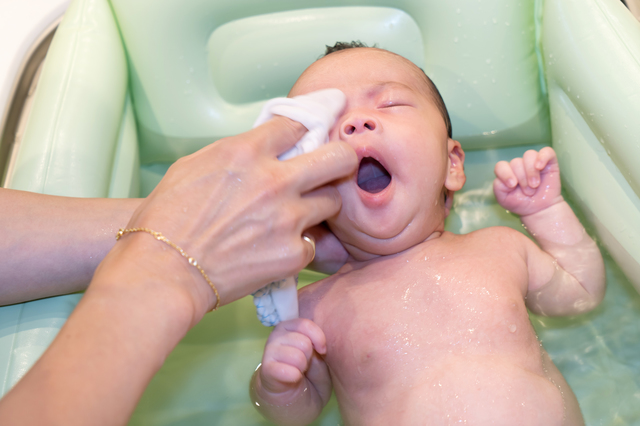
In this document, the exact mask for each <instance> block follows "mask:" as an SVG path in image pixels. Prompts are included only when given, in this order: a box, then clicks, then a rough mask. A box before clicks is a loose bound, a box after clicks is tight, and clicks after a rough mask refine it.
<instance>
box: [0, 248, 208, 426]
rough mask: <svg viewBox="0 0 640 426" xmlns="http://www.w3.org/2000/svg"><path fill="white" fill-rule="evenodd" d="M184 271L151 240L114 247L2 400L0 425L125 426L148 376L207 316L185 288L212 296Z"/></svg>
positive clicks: (176, 259)
mask: <svg viewBox="0 0 640 426" xmlns="http://www.w3.org/2000/svg"><path fill="white" fill-rule="evenodd" d="M146 237H149V236H146ZM189 268H192V267H191V266H189V265H188V264H187V263H186V262H185V260H184V259H183V258H182V257H181V256H179V255H177V254H176V253H174V252H173V251H172V250H165V248H164V247H163V246H162V245H161V243H160V242H158V241H156V240H154V239H153V238H151V237H149V238H145V236H133V235H132V236H128V237H127V238H126V239H123V240H122V241H121V242H120V243H118V246H117V247H116V248H114V250H113V251H112V252H111V253H110V254H109V255H108V257H107V258H106V259H105V261H104V262H103V263H102V264H101V265H100V267H99V269H98V271H97V272H96V276H95V279H94V280H93V281H92V283H91V286H90V287H89V289H88V290H87V293H86V294H85V296H84V297H83V299H82V300H81V302H80V303H79V305H78V306H77V308H76V310H75V311H74V312H73V314H72V315H71V317H70V318H69V320H68V321H67V323H66V324H65V326H64V327H63V328H62V329H61V330H60V333H59V335H58V337H57V338H56V340H55V341H54V343H53V344H52V345H51V346H50V347H49V349H48V350H47V351H46V352H45V353H44V355H43V356H42V357H41V359H40V360H39V361H38V362H37V363H36V364H35V365H34V367H33V368H32V369H31V370H30V371H29V372H28V373H27V374H26V375H25V377H24V378H23V379H22V380H21V381H20V382H19V383H18V384H17V385H16V386H15V387H14V388H13V389H12V390H11V391H10V392H9V393H8V394H7V395H6V396H5V397H4V398H3V399H2V400H0V424H47V425H49V424H52V425H57V424H60V425H89V424H90V425H117V424H126V422H127V420H128V418H129V417H130V415H131V413H132V412H133V409H134V408H135V405H136V403H137V401H138V400H139V398H140V396H141V395H142V393H143V391H144V388H145V387H146V386H147V384H148V383H149V381H150V380H151V378H152V377H153V374H154V373H156V372H157V370H158V369H159V368H160V367H161V365H162V363H163V362H164V359H165V358H166V356H167V355H168V354H169V352H170V351H171V350H172V349H173V348H174V347H175V345H176V344H177V343H178V342H179V340H180V339H181V338H182V337H183V336H184V334H185V333H186V332H187V330H188V329H189V328H190V327H191V326H192V325H193V323H195V322H197V321H199V319H200V318H201V317H202V315H203V314H204V312H205V311H206V309H208V308H209V306H206V307H205V306H204V305H203V306H201V307H200V309H198V310H196V309H195V308H196V307H195V306H194V304H193V301H192V299H193V297H192V295H190V294H188V293H189V291H186V293H185V289H189V285H190V284H193V286H200V285H201V286H202V290H203V291H209V292H211V291H210V289H208V287H207V286H206V284H205V283H204V281H203V282H202V283H200V282H198V281H196V280H194V276H193V275H192V274H191V271H190V269H189ZM195 278H197V277H195ZM200 279H202V278H201V277H200ZM185 282H186V283H188V284H185ZM193 286H192V287H193ZM200 299H203V300H207V302H210V300H208V299H207V298H205V297H202V298H200ZM208 304H210V303H208Z"/></svg>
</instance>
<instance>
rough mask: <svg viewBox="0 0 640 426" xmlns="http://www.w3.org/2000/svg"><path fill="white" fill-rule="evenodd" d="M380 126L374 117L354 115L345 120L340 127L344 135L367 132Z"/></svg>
mask: <svg viewBox="0 0 640 426" xmlns="http://www.w3.org/2000/svg"><path fill="white" fill-rule="evenodd" d="M377 128H379V125H378V123H377V122H376V120H375V119H373V118H365V117H352V118H349V119H347V120H345V121H344V122H343V123H342V126H341V127H340V133H342V136H346V137H349V136H352V135H357V134H360V133H365V132H372V131H375V130H376V129H377Z"/></svg>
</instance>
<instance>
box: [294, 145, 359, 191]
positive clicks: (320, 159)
mask: <svg viewBox="0 0 640 426" xmlns="http://www.w3.org/2000/svg"><path fill="white" fill-rule="evenodd" d="M285 163H286V164H287V165H288V166H290V167H291V168H292V170H293V173H294V181H295V182H296V186H297V188H298V189H299V190H300V192H302V193H305V192H307V191H310V190H312V189H314V188H318V187H320V186H323V185H325V184H327V183H329V182H332V181H334V180H336V179H339V178H342V177H345V176H349V175H350V174H352V173H354V172H355V171H356V168H357V167H358V156H357V155H356V152H355V151H354V150H353V148H351V147H350V146H349V145H348V144H347V143H345V142H330V143H328V144H325V145H323V146H321V147H320V148H318V149H317V150H315V151H313V152H310V153H308V154H303V155H299V156H297V157H295V158H292V159H290V160H286V161H285Z"/></svg>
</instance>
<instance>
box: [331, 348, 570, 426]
mask: <svg viewBox="0 0 640 426" xmlns="http://www.w3.org/2000/svg"><path fill="white" fill-rule="evenodd" d="M395 374H396V376H395V377H390V378H389V380H386V381H385V382H384V383H382V382H379V383H377V384H375V383H374V382H369V384H370V385H371V386H370V387H368V388H367V387H364V388H358V387H357V385H356V386H353V385H354V384H357V383H363V382H361V381H359V380H358V378H355V377H354V378H350V377H341V378H337V377H336V378H335V379H337V380H334V387H335V391H336V395H337V397H338V401H339V403H340V407H341V412H342V416H343V418H344V420H345V422H346V424H349V425H352V424H353V425H360V424H362V425H393V424H395V425H447V424H456V425H457V424H469V425H514V424H518V425H549V426H551V425H562V424H563V423H564V418H565V408H564V407H565V404H564V401H563V394H562V393H561V392H560V390H559V389H558V388H557V387H556V386H555V385H554V384H553V383H552V382H551V381H550V380H549V379H548V378H546V377H544V375H540V374H536V373H533V372H531V371H528V370H526V369H523V368H521V367H520V366H517V365H514V364H513V363H511V362H509V361H508V360H505V359H504V358H500V357H492V356H485V357H477V356H474V357H466V356H462V357H450V358H448V359H446V360H443V361H441V362H439V363H436V364H433V365H431V366H430V367H429V368H425V369H423V370H422V371H421V372H417V371H407V370H404V369H402V368H400V369H398V370H397V371H395ZM347 376H348V374H347ZM387 377H389V376H387Z"/></svg>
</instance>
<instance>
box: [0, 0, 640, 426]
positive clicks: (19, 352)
mask: <svg viewBox="0 0 640 426" xmlns="http://www.w3.org/2000/svg"><path fill="white" fill-rule="evenodd" d="M594 28H596V29H597V31H594ZM639 36H640V25H639V24H638V22H637V21H635V20H634V19H633V17H632V15H631V14H630V13H629V12H628V11H627V10H626V9H625V8H624V7H623V6H622V5H621V4H620V2H617V1H614V0H546V1H534V0H522V1H517V2H504V1H497V0H482V1H450V2H449V1H448V2H443V1H437V0H429V1H425V0H371V1H368V2H363V1H357V0H351V1H344V0H341V1H338V0H325V1H320V0H299V1H296V2H293V1H289V0H279V1H271V2H263V1H258V0H242V1H240V0H237V1H234V2H222V1H211V0H208V1H204V0H186V1H185V0H181V1H178V0H166V1H164V2H161V3H158V2H152V1H150V0H137V1H129V0H111V1H107V0H74V1H73V2H72V4H71V6H70V7H69V9H68V11H67V13H66V15H65V18H64V20H63V22H62V23H61V25H60V27H59V29H58V31H57V34H56V36H55V38H54V40H53V43H52V45H51V48H50V51H49V54H48V57H47V60H46V63H45V67H44V70H43V72H42V78H41V81H40V83H39V85H38V91H37V93H36V95H35V96H36V99H35V101H34V107H33V110H32V112H31V116H30V118H29V123H28V126H27V130H26V132H25V135H24V139H23V142H22V145H21V147H20V151H19V153H18V156H17V161H16V164H14V165H13V168H12V170H13V172H12V174H11V175H10V176H8V185H9V187H11V188H15V189H22V190H28V191H36V192H42V193H49V194H56V195H67V196H79V197H136V196H144V195H146V194H148V193H149V192H150V190H151V189H152V188H153V186H154V185H155V184H156V183H157V182H158V181H159V179H160V178H161V176H162V174H163V173H164V171H166V168H167V167H168V165H169V164H171V163H172V162H173V161H175V160H176V159H177V158H179V157H181V156H183V155H187V154H190V153H192V152H194V151H196V150H197V149H199V148H201V147H203V146H205V145H207V144H209V143H213V142H215V141H216V140H218V139H220V138H222V137H225V136H229V135H233V134H237V133H240V132H243V131H245V130H248V129H249V128H250V126H251V124H252V122H253V120H254V119H255V117H256V116H257V113H258V111H259V110H260V108H261V105H262V104H263V102H264V101H265V100H266V99H268V98H271V97H274V96H283V95H286V93H287V91H288V89H289V88H290V87H291V85H292V83H293V81H294V80H295V78H296V77H297V76H298V75H299V74H300V72H301V71H302V70H303V69H304V68H305V67H306V66H308V65H309V64H310V63H311V62H313V61H314V60H315V59H316V58H317V57H318V56H319V55H320V54H321V53H322V51H323V49H324V45H325V44H329V45H331V44H333V43H334V42H335V41H339V40H347V41H349V40H361V41H364V42H366V43H368V44H369V45H373V44H377V45H378V46H379V47H382V48H387V49H389V50H392V51H395V52H397V53H400V54H402V55H403V56H406V57H407V58H409V59H410V60H412V61H414V62H415V63H416V64H417V65H419V66H421V67H422V68H423V69H424V70H425V71H426V72H427V73H428V74H429V75H430V76H431V77H432V79H433V80H434V82H435V83H436V85H437V86H438V88H439V89H440V91H441V93H442V95H443V97H444V99H445V102H446V104H447V107H448V109H449V113H450V115H451V119H452V124H453V131H454V137H455V138H456V139H458V140H460V141H461V143H462V145H463V147H464V149H465V150H466V151H467V154H468V157H467V158H468V159H467V166H466V170H467V173H468V183H467V185H466V187H465V189H464V191H463V192H461V193H459V194H457V195H456V205H455V208H454V212H453V213H452V215H451V217H450V218H449V221H448V224H447V227H448V229H450V230H452V231H455V232H470V231H472V230H474V229H477V228H479V227H483V226H489V225H494V224H506V225H509V226H514V227H519V222H518V220H517V219H516V218H514V217H513V216H511V215H509V214H508V213H506V212H504V211H503V210H501V209H499V207H498V206H497V205H496V204H495V201H494V200H493V198H492V194H491V190H490V182H491V180H492V177H491V173H492V169H493V164H494V163H495V162H496V161H497V160H499V159H510V158H511V157H512V156H516V155H521V154H522V152H523V151H524V150H526V149H527V148H530V147H534V148H539V147H541V146H544V145H553V146H554V148H555V149H556V150H557V151H558V155H559V160H560V162H561V170H562V177H563V183H564V185H565V188H566V190H567V193H568V195H569V196H570V198H571V199H572V200H573V202H574V205H576V206H578V207H579V208H580V210H581V211H582V213H583V214H584V215H585V217H586V218H587V221H588V224H589V226H590V227H591V229H593V231H594V232H595V234H596V236H597V238H598V239H599V241H600V242H601V244H602V245H603V247H605V248H606V249H607V250H608V251H609V252H610V253H611V256H612V257H613V259H615V262H617V265H616V264H614V263H613V262H611V261H609V260H608V261H607V262H608V263H607V265H612V266H611V268H613V269H614V272H611V271H609V276H610V277H613V280H614V281H616V282H618V281H620V282H621V283H622V284H620V286H621V287H616V289H615V291H614V295H615V297H616V299H615V303H614V302H612V301H610V302H608V303H609V304H608V305H607V304H605V305H606V306H605V307H604V308H601V309H600V310H599V311H598V312H600V313H598V312H596V313H595V314H594V315H595V316H587V317H586V318H583V319H579V320H575V321H574V320H571V321H573V322H571V321H570V322H568V323H567V322H565V323H562V322H560V323H558V322H553V321H548V320H546V319H537V318H534V321H533V322H534V325H535V326H536V328H537V330H538V332H539V333H540V335H541V338H542V340H544V339H545V336H547V337H548V338H549V340H550V341H552V342H556V341H558V342H562V341H563V340H565V339H564V338H563V337H557V336H566V335H567V333H569V332H570V329H571V328H572V327H574V328H576V327H578V328H579V327H584V329H585V330H587V329H589V328H590V327H592V325H593V324H594V322H597V321H599V318H601V317H599V316H598V315H607V312H610V311H611V310H613V309H615V308H614V307H613V305H620V304H624V306H625V309H627V310H628V311H630V312H631V314H630V315H631V318H635V317H634V315H635V316H637V317H639V318H640V313H639V312H640V302H639V301H638V294H637V293H635V292H630V291H628V290H629V288H631V287H629V286H628V284H626V282H627V281H626V278H624V276H623V275H622V274H620V273H619V270H618V266H619V268H620V270H622V271H623V272H624V274H626V276H627V278H628V279H629V280H630V281H631V282H632V283H633V284H634V285H635V287H636V289H639V290H640V267H639V265H638V262H639V261H640V246H638V245H639V244H640V239H638V238H637V237H638V232H639V230H640V201H639V198H638V195H639V194H640V192H639V191H640V172H639V171H638V170H639V169H638V168H637V167H633V166H634V164H636V163H637V162H638V160H640V141H639V139H638V138H639V137H640V136H638V135H640V121H638V120H637V117H638V116H640V100H639V99H640V97H639V95H638V90H640V62H639V60H640V37H639ZM303 277H304V279H305V280H306V281H307V282H309V281H310V280H314V279H317V278H318V276H317V275H313V274H305V275H304V276H303ZM79 297H81V296H80V295H70V296H61V297H55V298H50V299H45V300H40V301H34V302H29V303H24V304H19V305H14V306H9V307H3V308H0V330H1V332H0V384H2V388H1V389H0V390H1V391H2V392H6V391H7V390H8V389H10V387H11V386H12V385H13V384H14V383H15V382H16V381H17V380H19V378H20V377H21V376H22V375H23V374H24V373H25V372H26V371H27V370H28V368H29V367H30V366H31V365H32V364H33V362H35V360H36V359H37V357H39V356H40V354H41V353H42V351H43V350H44V349H45V348H46V346H47V345H48V344H49V343H50V341H51V340H52V339H53V337H54V336H55V334H56V332H57V330H59V328H60V327H61V325H62V324H63V322H64V320H65V319H66V317H67V316H68V315H69V313H70V312H71V310H72V309H73V307H74V306H75V304H76V303H77V301H78V300H79ZM608 297H609V296H608ZM607 306H608V307H607ZM606 309H608V310H609V311H606V312H605V313H603V312H602V311H603V310H606ZM625 318H626V319H625ZM628 318H629V317H624V318H617V319H616V321H619V322H624V323H625V324H626V326H625V327H627V328H623V329H622V330H623V335H624V336H626V338H627V339H630V345H631V347H634V346H633V345H638V347H640V331H638V330H637V327H636V329H635V330H634V328H633V321H629V320H628ZM603 322H604V323H605V324H608V322H607V321H606V320H603ZM221 324H223V325H224V326H221ZM636 324H637V323H636ZM603 327H607V326H606V325H603ZM547 330H551V331H547ZM581 330H582V328H581ZM545 333H546V334H545ZM585 333H586V332H585ZM634 333H635V334H634ZM267 334H268V329H266V328H263V327H261V326H260V325H259V323H258V322H257V319H256V318H255V314H254V312H253V306H252V305H251V302H250V301H247V300H243V301H241V302H239V303H237V304H234V305H231V306H227V307H224V308H223V309H221V311H220V312H218V313H216V314H213V315H209V316H207V318H205V320H204V321H203V322H202V323H201V324H200V325H198V326H197V327H196V328H195V329H194V330H193V331H192V332H191V333H189V335H188V336H187V337H186V338H185V339H184V341H183V342H182V343H181V344H180V345H179V346H178V348H177V349H176V352H175V353H174V354H173V355H172V357H171V358H170V359H169V360H168V361H167V364H166V365H165V367H164V368H163V370H161V373H160V374H159V375H158V376H157V377H156V378H155V379H154V381H153V382H152V385H151V387H150V389H149V391H148V392H147V394H145V396H144V397H143V399H142V401H141V403H140V405H139V408H138V410H137V411H136V413H135V414H134V417H133V419H132V424H138V423H139V424H211V422H212V419H216V422H217V424H262V423H263V421H262V420H261V419H260V417H259V416H258V415H257V414H256V413H255V412H254V411H253V410H252V409H251V407H250V403H249V402H248V397H247V392H246V383H247V382H248V377H249V376H250V374H251V371H252V367H255V365H257V363H258V361H259V359H260V355H261V350H262V346H263V344H264V339H265V337H266V335H267ZM586 336H590V335H588V333H587V334H586ZM589 338H594V339H597V338H596V337H593V336H591V337H587V338H586V339H589ZM615 345H616V344H615V343H611V342H609V343H607V344H603V346H602V347H600V348H599V349H598V351H596V352H597V353H598V354H604V353H606V354H611V353H613V352H615V356H613V355H611V356H613V357H614V358H615V360H613V361H612V360H610V359H607V360H606V361H604V363H605V364H607V365H609V364H611V363H616V362H618V363H619V364H620V365H622V367H620V369H617V370H616V371H617V372H618V373H619V374H620V375H621V376H624V375H625V374H626V375H629V372H631V375H632V376H633V374H635V377H638V376H639V375H640V365H637V364H633V362H632V361H631V360H630V358H631V357H629V356H628V353H627V352H626V351H625V350H623V351H622V352H616V351H614V350H612V349H611V347H612V346H615ZM566 349H567V348H566V347H563V346H562V343H560V344H558V345H557V348H556V349H555V352H554V351H550V353H551V355H552V357H554V356H557V357H561V356H564V355H562V354H566ZM581 350H582V352H589V351H592V352H593V350H594V349H593V348H592V347H591V348H585V349H581ZM620 353H622V355H620ZM598 356H600V355H598ZM606 356H609V355H606ZM554 359H555V358H554ZM563 359H564V358H563ZM572 366H573V364H571V355H567V358H566V365H565V366H564V369H563V372H564V373H565V374H567V373H566V371H568V370H571V369H572V368H573V367H572ZM610 370H611V369H610ZM610 370H606V371H605V372H604V373H602V374H610ZM607 371H608V372H607ZM575 374H576V376H575V378H574V379H573V380H574V381H576V382H577V381H578V378H581V377H584V371H580V370H579V369H578V370H577V372H576V373H575ZM568 380H569V382H570V384H572V385H573V383H574V381H572V379H571V377H568ZM614 380H617V379H614ZM214 381H215V384H216V386H218V388H219V389H218V390H217V391H216V390H211V387H212V383H213V382H214ZM625 383H626V386H627V388H628V390H629V392H625V393H624V395H622V396H619V397H618V398H617V399H618V400H624V401H625V402H626V403H628V404H631V405H633V404H635V405H634V406H635V407H638V406H640V405H638V402H640V401H639V399H640V390H639V389H640V383H637V381H635V382H634V380H630V381H628V382H625ZM627 388H625V389H627ZM205 390H206V392H205ZM574 390H575V388H574ZM209 392H211V394H209ZM576 394H578V397H579V400H580V401H581V402H582V401H589V403H590V404H591V403H593V401H595V400H596V399H597V398H594V397H593V395H594V392H593V391H590V390H585V391H584V392H581V391H580V390H576ZM596 394H597V391H596ZM634 395H635V396H634ZM590 398H591V399H590ZM625 398H626V399H625ZM634 398H635V399H634ZM332 404H333V403H332ZM625 406H626V405H625ZM584 409H585V408H584V403H583V410H584ZM606 409H607V408H606V407H605V408H603V409H602V410H604V411H606ZM602 410H600V411H594V413H593V414H589V413H585V416H586V417H587V419H588V421H595V419H597V418H598V417H600V416H602V412H603V411H602ZM629 410H630V411H629V412H628V413H627V412H625V413H624V415H625V416H626V418H630V419H633V418H635V419H640V409H629ZM615 416H618V417H619V416H620V411H616V412H614V413H613V414H611V418H615ZM634 416H635V417H634ZM336 421H339V417H338V414H337V411H336V408H335V405H331V406H330V407H328V408H327V410H325V414H324V415H323V417H322V418H321V419H320V420H319V423H321V424H324V423H327V424H328V423H331V422H332V423H333V424H335V423H336ZM639 421H640V420H639ZM594 424H595V423H594Z"/></svg>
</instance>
